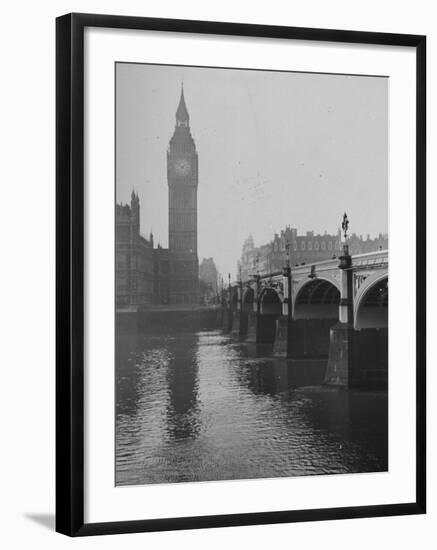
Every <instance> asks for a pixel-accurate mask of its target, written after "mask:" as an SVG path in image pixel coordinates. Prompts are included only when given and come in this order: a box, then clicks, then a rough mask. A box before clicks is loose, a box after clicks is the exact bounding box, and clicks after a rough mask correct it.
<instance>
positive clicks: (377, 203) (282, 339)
mask: <svg viewBox="0 0 437 550" xmlns="http://www.w3.org/2000/svg"><path fill="white" fill-rule="evenodd" d="M388 92H389V79H388V78H385V77H383V76H372V75H371V74H369V75H363V74H359V75H355V74H329V73H326V74H323V73H311V72H306V73H305V72H291V71H269V70H250V69H245V68H241V69H239V68H225V67H224V68H217V67H200V66H177V65H159V64H147V63H130V62H122V61H120V62H117V63H115V106H114V107H115V204H114V208H115V228H114V230H115V266H114V268H115V295H114V308H115V350H114V353H115V381H114V383H115V442H114V443H115V472H114V475H115V485H116V487H121V486H135V485H148V484H170V483H182V482H185V483H187V482H218V481H226V480H248V479H252V480H253V479H267V478H279V477H294V476H320V475H328V474H342V475H351V474H365V473H369V472H372V473H375V472H387V471H388V464H389V462H388V460H389V456H388V397H387V396H388V332H389V319H388V287H389V282H388V273H389V240H390V239H389V237H390V236H389V234H388V227H389V223H388V208H389V203H388V200H389V197H388V165H389V164H388V155H389V152H388V112H389V105H388V101H389V96H388Z"/></svg>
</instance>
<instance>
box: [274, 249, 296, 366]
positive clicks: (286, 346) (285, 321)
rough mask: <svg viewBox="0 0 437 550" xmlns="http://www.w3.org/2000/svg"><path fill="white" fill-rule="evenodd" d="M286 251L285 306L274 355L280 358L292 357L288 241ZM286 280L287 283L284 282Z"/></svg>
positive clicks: (283, 274) (276, 335) (278, 323)
mask: <svg viewBox="0 0 437 550" xmlns="http://www.w3.org/2000/svg"><path fill="white" fill-rule="evenodd" d="M285 250H286V254H287V259H286V262H285V266H284V267H283V268H282V276H283V288H284V306H286V308H287V310H286V311H284V310H285V307H283V308H282V315H281V316H280V317H279V318H278V319H277V320H276V334H275V342H274V345H273V353H274V355H276V356H279V357H290V356H291V346H292V319H293V300H292V296H291V261H290V243H289V241H288V239H287V241H286V245H285ZM284 279H285V281H284Z"/></svg>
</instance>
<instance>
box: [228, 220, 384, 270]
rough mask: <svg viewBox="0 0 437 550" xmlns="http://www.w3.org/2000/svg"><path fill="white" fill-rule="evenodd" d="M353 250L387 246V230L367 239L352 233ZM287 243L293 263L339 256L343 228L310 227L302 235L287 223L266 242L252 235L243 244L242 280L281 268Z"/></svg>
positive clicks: (359, 252)
mask: <svg viewBox="0 0 437 550" xmlns="http://www.w3.org/2000/svg"><path fill="white" fill-rule="evenodd" d="M348 243H349V251H350V253H351V254H364V253H366V252H374V251H377V250H385V249H387V248H388V236H387V234H379V235H378V237H376V238H373V239H372V238H370V236H369V235H368V236H367V238H366V239H363V237H362V236H358V235H356V234H355V233H353V234H352V235H351V236H350V237H349V239H348ZM287 244H288V246H289V256H290V263H291V265H301V264H308V263H313V262H320V261H323V260H329V259H331V258H333V257H334V256H335V257H336V256H338V255H339V253H340V250H341V232H340V230H338V232H337V234H335V235H330V234H328V233H327V232H325V233H324V234H316V233H314V231H307V232H306V233H305V234H303V235H299V234H298V232H297V229H295V228H293V227H290V226H287V227H286V228H285V229H283V230H282V231H281V233H280V234H278V233H276V234H275V235H274V237H273V239H272V241H270V242H269V243H267V244H264V245H261V246H259V247H256V246H255V243H254V240H253V237H252V235H250V236H249V237H248V238H247V239H246V241H245V242H244V244H243V248H242V253H241V259H240V263H239V266H238V268H237V269H238V270H240V269H241V277H242V279H243V280H247V279H249V278H250V277H251V276H253V275H254V274H256V273H259V274H261V275H262V274H266V273H274V272H276V271H280V270H281V269H282V268H283V267H284V266H285V264H286V261H287Z"/></svg>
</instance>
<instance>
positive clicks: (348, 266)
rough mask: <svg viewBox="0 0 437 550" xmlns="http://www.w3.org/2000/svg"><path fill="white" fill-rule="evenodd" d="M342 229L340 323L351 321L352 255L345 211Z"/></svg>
mask: <svg viewBox="0 0 437 550" xmlns="http://www.w3.org/2000/svg"><path fill="white" fill-rule="evenodd" d="M341 228H342V229H343V236H344V244H343V254H342V255H341V256H340V265H339V268H340V269H341V296H340V310H339V318H340V323H345V324H346V323H353V294H352V293H353V273H352V256H351V255H350V254H349V245H348V234H347V232H348V229H349V219H348V217H347V214H346V212H345V213H344V214H343V221H342V224H341Z"/></svg>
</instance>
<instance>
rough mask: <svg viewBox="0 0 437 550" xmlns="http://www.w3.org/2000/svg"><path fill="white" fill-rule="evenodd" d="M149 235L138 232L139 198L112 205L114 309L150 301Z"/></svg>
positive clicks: (152, 284) (134, 195) (151, 262)
mask: <svg viewBox="0 0 437 550" xmlns="http://www.w3.org/2000/svg"><path fill="white" fill-rule="evenodd" d="M153 271H154V251H153V237H152V235H151V236H150V240H147V239H145V238H144V237H143V236H142V235H141V234H140V199H139V197H138V194H137V193H135V192H132V195H131V203H130V205H128V204H117V205H116V207H115V287H116V306H117V308H125V307H128V308H132V307H136V306H138V305H144V304H150V303H152V302H153V299H154V292H155V289H154V287H155V281H154V274H153Z"/></svg>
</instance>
